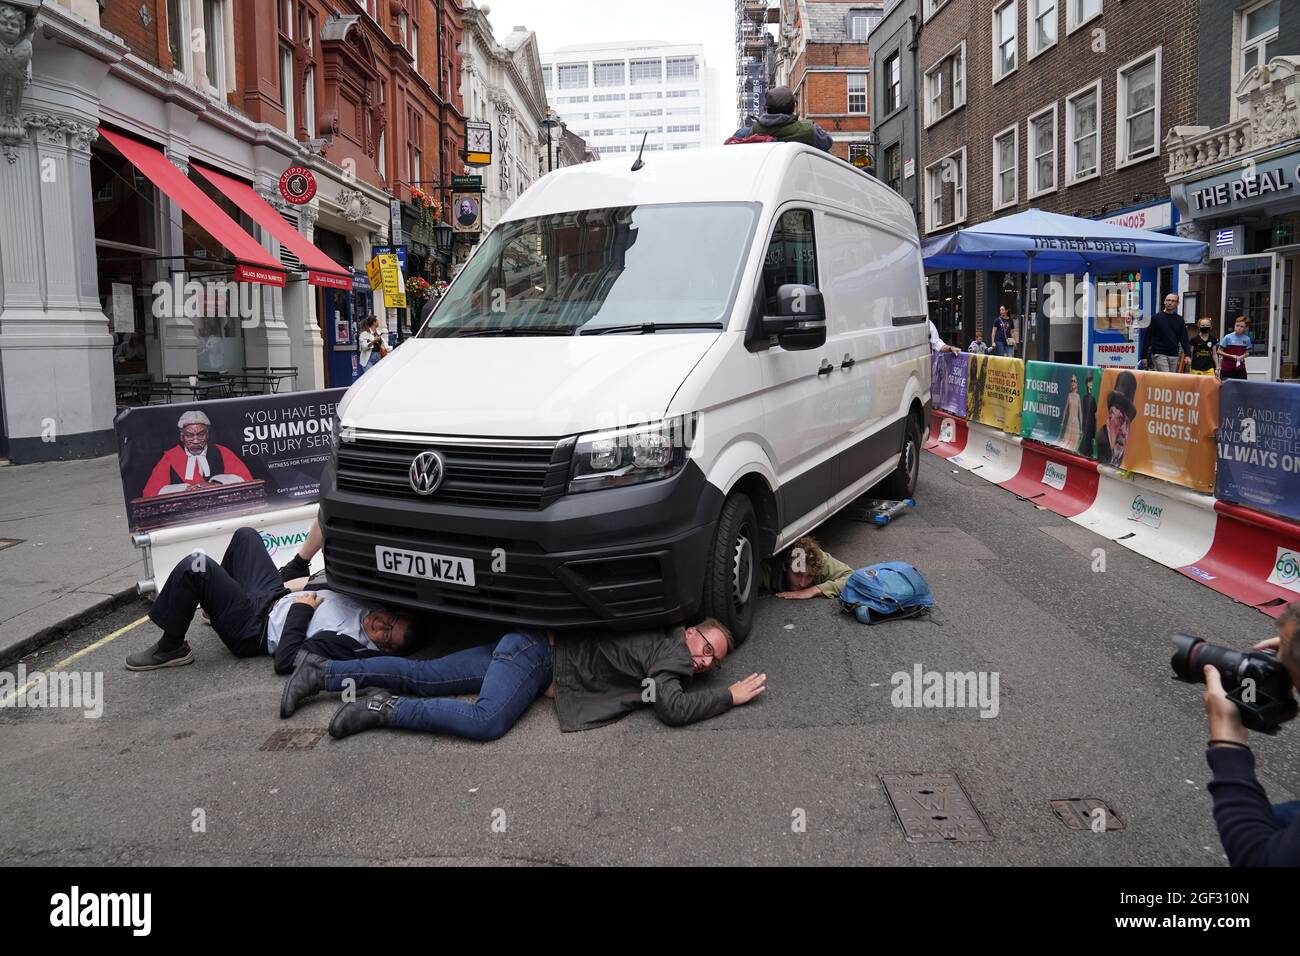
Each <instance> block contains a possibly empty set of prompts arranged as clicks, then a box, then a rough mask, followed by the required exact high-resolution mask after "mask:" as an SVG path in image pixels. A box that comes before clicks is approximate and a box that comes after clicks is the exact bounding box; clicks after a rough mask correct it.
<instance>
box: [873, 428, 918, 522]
mask: <svg viewBox="0 0 1300 956" xmlns="http://www.w3.org/2000/svg"><path fill="white" fill-rule="evenodd" d="M920 471H921V426H920V425H918V424H917V423H916V419H915V418H913V417H912V416H911V415H908V416H907V423H906V424H905V425H904V426H903V447H902V448H901V449H900V450H899V455H898V467H897V468H896V469H894V471H893V473H892V474H891V475H890V476H889V477H888V478H886V479H885V480H884V481H882V482H881V483H880V484H879V485H878V486H877V494H878V495H879V496H880V497H881V498H884V499H885V500H887V501H902V500H903V499H904V498H914V497H916V478H917V475H918V474H919V473H920Z"/></svg>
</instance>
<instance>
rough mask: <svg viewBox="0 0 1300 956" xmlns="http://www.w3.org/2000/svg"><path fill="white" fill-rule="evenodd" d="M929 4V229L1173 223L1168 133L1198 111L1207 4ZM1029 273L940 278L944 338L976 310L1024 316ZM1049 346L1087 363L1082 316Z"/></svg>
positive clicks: (925, 91) (936, 284) (1047, 0)
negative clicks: (1200, 31) (1033, 217)
mask: <svg viewBox="0 0 1300 956" xmlns="http://www.w3.org/2000/svg"><path fill="white" fill-rule="evenodd" d="M920 6H921V11H922V21H923V22H922V26H921V30H920V35H919V43H918V47H919V49H918V54H917V56H918V59H919V61H920V62H919V69H920V72H921V82H920V89H919V90H918V91H917V93H918V108H919V109H920V110H921V113H922V122H921V133H920V163H919V164H918V166H919V168H918V170H917V174H918V176H919V177H920V181H919V187H920V192H921V202H920V206H921V211H920V213H919V216H918V219H919V222H918V225H919V227H920V231H921V234H922V236H925V235H934V234H937V233H940V232H945V231H948V230H951V229H954V228H957V227H959V226H970V225H974V224H976V223H979V222H983V221H985V220H988V219H993V218H997V217H1000V216H1005V215H1009V214H1013V213H1016V212H1022V211H1024V210H1026V209H1030V208H1038V209H1043V210H1047V211H1050V212H1057V213H1062V214H1066V215H1074V216H1081V217H1085V218H1098V219H1101V218H1106V219H1112V220H1113V221H1123V222H1124V224H1137V223H1138V221H1141V224H1142V226H1143V227H1144V228H1156V229H1159V230H1164V231H1172V230H1173V227H1174V224H1175V222H1176V214H1175V213H1173V210H1172V204H1170V203H1169V200H1168V196H1169V192H1168V189H1167V188H1166V186H1165V182H1164V164H1163V162H1162V160H1161V151H1162V148H1163V143H1164V139H1165V135H1166V133H1167V132H1168V130H1169V129H1170V128H1171V127H1174V126H1179V125H1183V124H1186V123H1189V122H1192V121H1194V118H1195V116H1196V93H1197V75H1198V70H1197V28H1198V22H1199V18H1198V11H1197V6H1196V4H1194V3H1186V2H1180V0H1154V2H1150V3H1135V2H1132V0H920ZM1121 112H1122V114H1123V115H1122V116H1121ZM1116 217H1118V218H1116ZM1148 220H1149V221H1148ZM1023 279H1024V277H1023V276H1012V275H1005V276H1004V275H991V274H983V273H981V274H978V275H977V276H972V275H969V274H967V275H951V274H949V275H945V276H938V277H932V282H931V285H932V294H931V304H932V317H934V318H935V321H936V324H938V325H939V326H940V329H941V332H943V333H944V334H946V335H948V336H949V337H951V338H952V339H954V340H960V341H961V342H963V343H965V342H967V341H969V340H970V338H971V337H973V335H974V331H975V324H976V316H978V317H979V320H980V321H981V322H982V323H983V325H984V327H985V329H986V331H987V329H988V325H989V323H990V322H991V321H992V319H993V317H994V316H996V314H997V306H998V305H999V304H1005V305H1008V307H1009V308H1010V309H1011V311H1012V312H1013V313H1019V312H1021V311H1023V310H1024V307H1023V302H1024V299H1023V295H1022V293H1023ZM1143 280H1145V282H1146V283H1147V284H1148V285H1150V287H1151V291H1152V292H1153V293H1154V292H1157V291H1158V292H1163V291H1164V289H1167V288H1172V287H1173V286H1174V285H1176V278H1175V276H1174V272H1173V270H1160V271H1158V272H1155V271H1153V273H1152V275H1150V276H1147V275H1145V274H1144V275H1143ZM953 303H955V305H956V307H955V308H954V306H953ZM1039 311H1041V304H1040V306H1039ZM1041 321H1042V320H1041V318H1040V319H1038V322H1041ZM1038 322H1034V321H1031V322H1030V323H1029V328H1028V330H1027V331H1028V335H1027V336H1025V330H1023V329H1022V330H1021V334H1022V337H1025V340H1026V341H1027V342H1028V344H1029V352H1028V354H1029V356H1030V357H1036V356H1035V354H1034V345H1035V341H1036V339H1037V334H1036V329H1037V328H1038ZM1051 343H1052V344H1051V352H1052V356H1043V357H1045V358H1048V357H1056V358H1059V359H1061V360H1072V359H1078V358H1080V357H1082V352H1083V351H1084V336H1083V329H1082V323H1081V322H1080V320H1079V319H1078V318H1074V319H1073V320H1071V319H1070V318H1069V317H1068V316H1067V317H1064V318H1058V319H1057V320H1054V321H1052V323H1051Z"/></svg>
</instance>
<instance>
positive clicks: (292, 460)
mask: <svg viewBox="0 0 1300 956" xmlns="http://www.w3.org/2000/svg"><path fill="white" fill-rule="evenodd" d="M344 391H345V390H344V389H341V388H335V389H328V390H324V391H316V392H289V393H287V394H280V395H255V396H252V397H249V398H225V399H218V400H216V401H210V402H185V403H177V404H175V405H147V406H143V407H140V408H128V409H125V410H123V411H122V412H121V413H120V414H119V415H118V416H117V420H116V421H115V422H114V427H115V428H116V430H117V450H118V464H119V468H120V470H121V475H122V493H123V496H124V497H125V499H126V514H127V524H128V526H129V527H130V529H131V531H132V532H133V533H134V532H137V531H152V530H156V529H158V528H170V527H174V526H177V525H185V524H194V523H196V522H201V521H212V520H215V519H216V518H224V517H231V516H233V515H240V514H253V513H255V512H259V511H269V510H273V509H279V508H287V507H293V506H296V505H305V504H310V503H312V502H314V501H316V500H317V497H318V496H319V494H320V480H321V473H322V472H323V471H324V469H325V464H326V463H327V462H328V461H329V458H330V451H331V445H332V440H331V439H332V433H333V427H334V411H335V409H336V407H337V406H338V403H339V399H341V398H342V397H343V393H344Z"/></svg>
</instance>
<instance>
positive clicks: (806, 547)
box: [759, 535, 853, 601]
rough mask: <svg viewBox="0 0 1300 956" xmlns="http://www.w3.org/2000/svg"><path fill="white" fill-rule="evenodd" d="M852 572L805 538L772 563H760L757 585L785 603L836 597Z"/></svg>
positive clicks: (812, 541)
mask: <svg viewBox="0 0 1300 956" xmlns="http://www.w3.org/2000/svg"><path fill="white" fill-rule="evenodd" d="M774 565H775V567H773V566H774ZM852 573H853V569H852V568H851V567H849V566H848V565H847V564H845V563H844V562H843V561H839V560H837V559H836V558H835V556H834V555H831V554H828V553H827V552H825V551H823V550H822V546H821V545H820V544H818V543H817V539H816V538H814V537H813V536H812V535H804V536H803V537H802V538H800V539H799V540H798V541H796V542H795V543H794V544H793V545H791V546H790V548H789V549H787V550H786V551H785V552H783V553H782V554H780V555H778V556H777V557H776V558H773V559H772V561H765V562H763V564H762V566H761V568H760V570H759V584H760V585H761V586H762V587H764V588H767V589H768V590H769V591H776V596H777V597H779V598H785V599H786V600H788V601H804V600H807V599H808V598H815V597H827V598H837V597H839V596H840V592H842V591H843V590H844V585H845V584H847V583H848V581H849V575H851V574H852ZM777 588H784V590H779V591H778V590H777Z"/></svg>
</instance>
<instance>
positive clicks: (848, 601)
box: [840, 561, 934, 624]
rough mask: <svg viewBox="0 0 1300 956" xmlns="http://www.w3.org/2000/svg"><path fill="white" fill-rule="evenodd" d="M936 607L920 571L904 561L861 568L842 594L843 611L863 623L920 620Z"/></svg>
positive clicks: (841, 605) (854, 573)
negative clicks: (912, 618) (916, 618)
mask: <svg viewBox="0 0 1300 956" xmlns="http://www.w3.org/2000/svg"><path fill="white" fill-rule="evenodd" d="M932 607H934V594H933V593H932V592H931V591H930V585H928V584H926V583H925V578H923V577H921V572H920V571H918V570H916V568H914V567H912V566H911V565H910V564H908V563H907V562H905V561H885V562H883V563H881V564H873V565H871V566H869V567H865V568H858V570H856V571H854V572H853V574H852V575H850V577H849V580H848V583H847V584H845V585H844V591H843V592H842V593H841V594H840V608H841V609H842V610H843V611H844V612H845V613H847V614H852V615H853V616H854V617H856V618H857V619H858V621H859V622H861V623H862V624H876V623H878V622H880V621H894V620H901V619H903V618H908V617H917V616H919V615H921V614H926V613H928V612H929V610H930V608H932Z"/></svg>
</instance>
